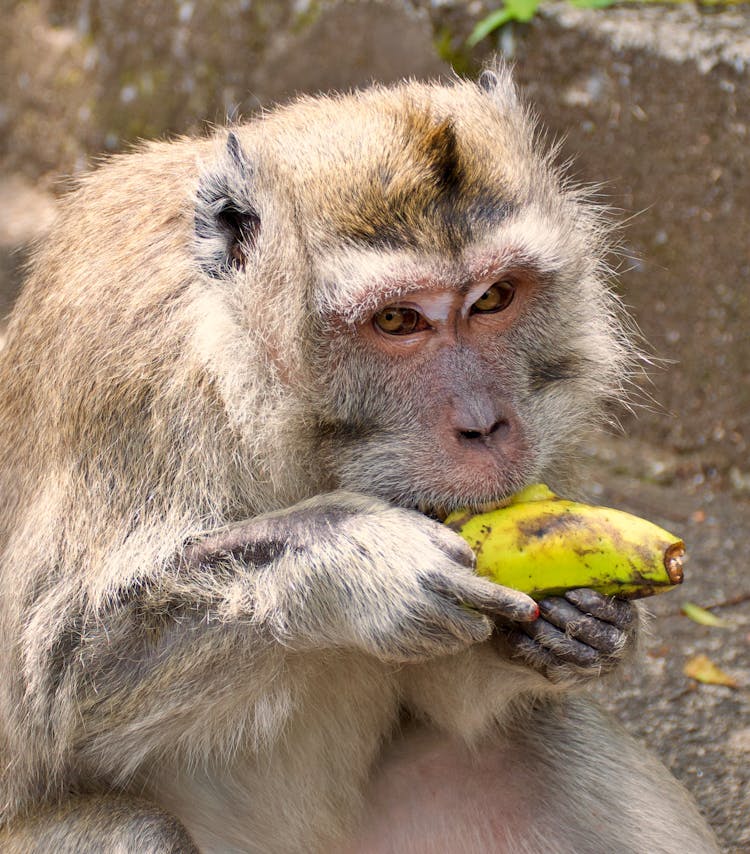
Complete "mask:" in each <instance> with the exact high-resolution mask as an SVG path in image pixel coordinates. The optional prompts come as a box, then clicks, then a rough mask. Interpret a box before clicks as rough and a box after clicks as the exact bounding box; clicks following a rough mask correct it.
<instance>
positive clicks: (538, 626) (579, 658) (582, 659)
mask: <svg viewBox="0 0 750 854" xmlns="http://www.w3.org/2000/svg"><path fill="white" fill-rule="evenodd" d="M519 628H520V630H521V631H522V632H523V633H524V634H526V635H527V636H528V637H530V638H531V639H532V640H535V641H536V642H537V643H538V644H540V645H541V646H543V647H544V648H545V649H547V650H549V651H550V652H551V653H553V654H554V656H555V657H556V658H557V659H559V660H560V661H565V662H567V663H568V664H575V665H578V666H579V667H595V666H596V665H597V664H599V663H600V661H601V657H600V653H599V651H598V650H596V649H594V648H593V647H591V646H589V645H588V644H586V643H581V642H580V641H578V640H576V639H575V638H571V637H569V636H568V635H567V634H565V632H561V631H560V629H558V628H557V627H556V626H553V625H552V624H551V623H548V622H547V621H546V620H542V619H540V620H534V622H533V623H528V624H521V625H519Z"/></svg>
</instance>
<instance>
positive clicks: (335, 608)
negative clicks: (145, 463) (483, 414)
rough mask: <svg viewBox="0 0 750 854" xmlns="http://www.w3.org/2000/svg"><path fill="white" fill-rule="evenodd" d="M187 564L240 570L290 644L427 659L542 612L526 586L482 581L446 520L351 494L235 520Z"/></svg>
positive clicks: (259, 620)
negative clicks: (501, 623)
mask: <svg viewBox="0 0 750 854" xmlns="http://www.w3.org/2000/svg"><path fill="white" fill-rule="evenodd" d="M183 561H184V564H185V565H186V568H187V569H188V571H190V570H191V569H192V570H193V571H197V572H206V570H210V569H211V568H212V567H213V566H218V565H224V566H225V567H229V568H235V569H236V571H237V572H238V574H239V575H240V576H241V577H242V578H243V579H244V582H243V583H245V584H247V585H248V590H247V594H246V595H248V597H249V598H248V606H247V607H248V610H249V611H250V612H251V614H252V618H253V621H254V622H255V624H256V625H258V627H259V628H261V629H265V630H267V631H268V632H269V633H270V634H271V635H272V636H273V637H274V638H276V640H278V641H280V642H281V643H283V644H285V645H287V646H290V647H292V648H303V649H304V648H308V649H309V648H321V647H326V646H329V647H350V648H352V647H353V648H359V649H363V650H365V651H366V652H368V653H370V654H372V655H375V656H377V657H378V658H381V659H383V660H386V661H410V660H418V659H423V658H427V657H433V656H437V655H444V654H446V653H450V652H455V651H457V650H459V649H461V648H462V647H465V646H467V645H469V644H473V643H477V642H480V641H484V640H487V639H488V638H489V637H490V635H491V633H492V630H493V619H494V618H501V619H505V620H508V621H513V622H514V623H515V624H516V625H522V624H523V622H524V621H529V620H533V619H535V618H536V617H537V615H538V613H539V609H538V606H537V604H536V602H534V600H533V599H531V598H530V597H528V596H526V595H525V594H524V593H519V592H518V591H516V590H511V589H510V588H507V587H502V586H500V585H498V584H494V583H492V582H491V581H487V580H485V579H482V578H478V577H476V576H475V575H474V574H473V573H472V567H473V565H474V555H473V553H472V551H471V549H470V548H469V547H468V546H467V544H466V543H465V542H464V541H463V539H461V537H459V536H458V534H455V533H454V532H453V531H451V530H449V529H448V528H446V527H445V526H444V525H441V524H439V523H437V522H434V521H432V520H431V519H428V518H427V517H426V516H424V515H422V514H421V513H417V512H415V511H412V510H406V509H403V508H399V507H393V506H391V505H389V504H386V503H385V502H382V501H378V500H376V499H370V498H366V497H364V496H361V495H355V494H352V493H332V494H330V495H324V496H320V497H318V498H316V499H313V500H311V501H306V502H303V503H302V504H298V505H295V506H294V507H292V508H291V509H289V510H286V511H284V512H281V513H275V514H270V515H268V516H263V517H259V518H257V519H253V520H250V521H247V522H239V523H235V524H233V525H231V526H229V527H227V528H226V529H224V530H222V531H221V532H218V533H215V534H213V535H211V536H209V537H207V538H205V539H202V540H199V541H197V542H195V543H192V544H191V545H189V546H188V547H187V549H186V551H185V553H184V556H183ZM248 570H249V571H248Z"/></svg>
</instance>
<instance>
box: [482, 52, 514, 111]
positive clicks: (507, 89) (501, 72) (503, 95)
mask: <svg viewBox="0 0 750 854" xmlns="http://www.w3.org/2000/svg"><path fill="white" fill-rule="evenodd" d="M477 86H478V87H479V88H480V89H481V90H482V92H484V93H485V94H487V95H488V96H489V97H490V98H492V100H493V101H494V102H495V103H496V104H497V105H498V106H499V107H500V108H501V109H503V110H504V111H509V112H512V111H513V110H515V109H517V108H518V107H519V106H520V100H519V97H518V90H517V89H516V84H515V83H514V82H513V70H512V67H511V66H510V65H509V64H508V63H507V62H505V61H504V60H502V59H496V60H495V62H494V63H493V64H492V65H491V66H490V67H489V68H485V70H484V71H483V72H482V73H481V74H480V75H479V78H478V79H477Z"/></svg>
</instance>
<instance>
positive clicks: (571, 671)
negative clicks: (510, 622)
mask: <svg viewBox="0 0 750 854" xmlns="http://www.w3.org/2000/svg"><path fill="white" fill-rule="evenodd" d="M539 611H540V617H539V619H537V620H534V621H533V622H530V623H525V624H519V625H517V626H513V627H508V626H505V625H503V624H502V623H501V622H499V623H498V631H497V635H496V637H497V641H498V644H499V645H500V647H501V648H502V650H503V651H504V652H505V653H506V654H508V655H509V656H510V657H511V659H513V660H516V661H523V662H525V663H526V664H528V665H529V666H530V667H533V668H534V669H536V670H538V671H540V672H541V673H543V674H544V675H545V676H547V678H549V679H550V680H551V681H552V682H563V681H571V680H572V681H582V680H583V681H585V680H588V679H590V678H592V677H596V676H599V675H602V674H603V673H606V672H608V671H610V670H612V669H613V668H614V667H616V666H617V665H618V664H619V663H620V662H621V661H622V660H623V659H624V658H626V657H627V655H628V653H629V652H630V650H631V648H632V647H633V645H634V642H635V636H636V627H637V622H638V620H637V615H638V612H637V610H636V609H635V607H634V606H633V605H632V604H631V603H630V602H628V601H626V600H625V599H615V598H613V597H611V596H604V595H602V594H601V593H597V592H596V591H594V590H588V589H585V588H584V589H580V590H571V591H569V592H568V593H566V594H565V597H564V598H563V597H557V596H555V597H550V598H549V599H543V600H542V601H541V602H540V603H539Z"/></svg>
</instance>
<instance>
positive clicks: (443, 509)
mask: <svg viewBox="0 0 750 854" xmlns="http://www.w3.org/2000/svg"><path fill="white" fill-rule="evenodd" d="M510 500H511V497H508V498H505V499H502V500H500V501H484V502H482V503H481V504H474V505H472V506H471V507H470V508H467V509H470V510H471V512H472V513H473V514H478V513H489V512H490V511H491V510H497V509H498V507H505V506H506V505H507V504H508V503H509V502H510ZM456 509H457V508H451V507H448V506H447V505H445V504H437V505H435V504H428V503H426V502H420V503H419V504H418V505H417V510H419V512H420V513H423V514H424V515H425V516H428V517H429V518H430V519H434V520H435V521H436V522H445V520H446V519H447V518H448V516H450V514H451V513H453V512H454V511H455V510H456ZM462 509H463V508H462Z"/></svg>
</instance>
